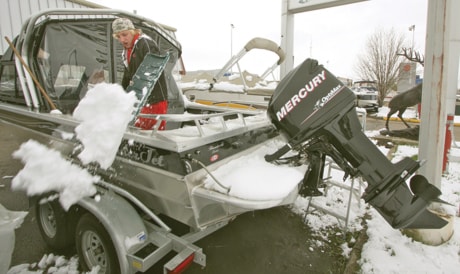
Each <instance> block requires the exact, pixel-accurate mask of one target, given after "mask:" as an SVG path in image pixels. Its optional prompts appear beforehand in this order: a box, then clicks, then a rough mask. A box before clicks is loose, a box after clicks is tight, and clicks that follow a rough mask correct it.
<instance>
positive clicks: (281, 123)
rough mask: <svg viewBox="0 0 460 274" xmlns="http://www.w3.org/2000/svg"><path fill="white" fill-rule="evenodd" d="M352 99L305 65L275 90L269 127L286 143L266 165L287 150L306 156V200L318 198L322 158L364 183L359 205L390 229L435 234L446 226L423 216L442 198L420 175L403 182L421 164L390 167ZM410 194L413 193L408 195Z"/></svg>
mask: <svg viewBox="0 0 460 274" xmlns="http://www.w3.org/2000/svg"><path fill="white" fill-rule="evenodd" d="M354 102H355V96H354V94H353V92H352V91H351V90H349V89H348V88H347V87H345V86H344V85H343V84H342V83H341V82H340V81H339V80H337V79H336V78H335V77H334V76H333V75H332V74H331V73H330V72H329V71H327V70H326V69H325V68H324V67H323V66H321V65H318V63H317V61H315V60H312V59H307V60H305V61H304V62H303V63H302V64H301V65H299V66H298V67H297V68H295V69H294V70H292V71H291V72H290V73H289V74H288V75H287V76H286V77H285V78H284V79H282V81H281V82H280V84H279V85H278V87H277V89H276V90H275V93H274V94H273V96H272V98H271V101H270V103H269V107H268V115H269V116H270V118H271V120H272V122H273V124H275V126H276V127H277V128H278V129H279V130H280V131H281V132H282V133H284V134H286V135H287V136H288V143H287V144H286V145H285V146H283V147H282V148H280V149H279V150H278V151H277V152H275V153H274V154H272V155H267V156H266V160H267V161H274V160H275V159H278V158H279V157H281V156H282V155H284V154H285V153H286V152H288V151H290V150H291V149H295V150H303V151H307V154H308V155H309V157H310V161H311V163H310V167H309V169H308V170H307V172H306V174H305V178H304V186H303V188H302V189H303V190H304V192H305V194H307V195H315V194H317V193H318V190H317V189H316V188H317V186H318V183H319V182H320V180H321V175H322V174H321V173H322V167H323V166H324V161H325V156H326V155H327V156H329V157H331V158H332V159H333V160H334V161H335V162H336V163H337V164H338V165H339V166H340V167H341V168H342V169H343V170H344V171H345V172H346V174H347V175H350V176H353V177H354V176H362V177H363V178H364V179H365V180H366V181H367V183H368V187H367V189H366V191H365V193H364V195H363V198H364V200H365V201H366V202H367V203H369V204H371V205H372V206H373V207H374V208H376V209H377V210H378V211H379V212H380V214H381V215H382V216H383V217H384V218H385V220H386V221H387V222H388V223H389V224H390V225H391V226H392V227H394V228H440V227H443V226H444V225H445V224H446V221H444V220H443V219H441V218H439V217H437V216H436V215H434V214H433V213H431V212H429V211H428V210H426V208H427V206H428V205H429V204H430V203H431V202H433V201H437V202H439V201H440V200H439V198H438V197H439V195H441V192H440V191H439V190H438V189H437V188H436V187H435V186H433V185H431V184H429V183H428V181H427V180H426V178H425V177H423V176H422V175H415V176H413V177H412V178H411V181H410V190H409V187H408V186H407V185H406V183H405V181H406V180H407V179H408V178H409V177H410V176H411V175H412V174H413V173H414V172H415V171H417V169H418V168H419V167H420V162H416V161H414V160H412V159H410V158H405V159H403V160H401V161H400V162H398V163H396V164H393V163H391V162H390V161H389V160H388V159H387V158H386V157H385V155H383V154H382V153H381V152H380V150H378V148H377V147H376V146H375V145H374V144H373V143H372V142H371V141H370V140H369V139H368V138H367V137H366V136H365V135H364V133H363V132H362V130H361V125H360V123H359V120H358V116H357V114H356V111H355V107H354ZM411 191H412V193H413V194H412V193H411Z"/></svg>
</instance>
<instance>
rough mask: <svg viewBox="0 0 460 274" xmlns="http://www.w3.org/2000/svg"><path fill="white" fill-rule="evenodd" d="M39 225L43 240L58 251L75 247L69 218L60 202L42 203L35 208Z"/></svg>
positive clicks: (38, 201)
mask: <svg viewBox="0 0 460 274" xmlns="http://www.w3.org/2000/svg"><path fill="white" fill-rule="evenodd" d="M35 210H36V211H35V214H36V216H37V223H38V228H39V230H40V233H41V235H42V238H43V240H44V241H45V242H46V244H47V245H48V246H50V247H51V248H53V249H56V250H63V249H66V248H68V247H69V246H72V245H73V240H74V239H73V237H72V235H73V233H71V231H69V228H68V225H67V223H68V216H67V213H66V212H65V211H64V209H63V208H62V207H61V204H60V203H59V201H57V200H54V201H48V202H46V203H40V199H38V200H37V203H36V206H35Z"/></svg>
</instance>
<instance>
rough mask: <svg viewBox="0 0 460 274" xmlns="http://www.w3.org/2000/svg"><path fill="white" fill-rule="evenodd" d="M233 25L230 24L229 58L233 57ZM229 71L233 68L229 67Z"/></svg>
mask: <svg viewBox="0 0 460 274" xmlns="http://www.w3.org/2000/svg"><path fill="white" fill-rule="evenodd" d="M234 28H235V26H234V25H233V24H230V59H232V58H233V29H234ZM230 73H231V74H233V68H230Z"/></svg>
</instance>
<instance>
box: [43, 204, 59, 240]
mask: <svg viewBox="0 0 460 274" xmlns="http://www.w3.org/2000/svg"><path fill="white" fill-rule="evenodd" d="M39 206H40V223H41V225H42V228H43V232H44V233H45V234H46V236H48V238H54V237H55V236H56V231H57V229H56V215H55V212H54V210H53V207H52V206H51V204H50V203H45V204H41V205H39Z"/></svg>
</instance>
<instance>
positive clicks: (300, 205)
mask: <svg viewBox="0 0 460 274" xmlns="http://www.w3.org/2000/svg"><path fill="white" fill-rule="evenodd" d="M96 89H97V90H98V92H99V93H102V92H114V93H116V94H118V95H119V97H117V96H103V98H104V100H107V98H111V99H112V100H114V101H113V102H112V103H113V104H119V103H120V102H125V103H128V105H127V106H126V108H122V107H120V106H119V107H117V108H120V109H126V113H130V112H131V111H130V110H131V109H130V106H129V104H130V103H132V100H131V99H130V98H131V97H129V96H128V97H124V96H123V94H124V91H123V90H120V89H118V88H116V87H114V86H110V85H104V84H101V85H98V86H96V87H95V88H94V90H96ZM88 94H89V95H88V96H91V94H92V93H91V92H88ZM85 98H86V97H85ZM92 99H94V98H92ZM96 101H97V100H95V101H91V100H89V99H88V100H83V101H82V102H85V103H86V105H85V111H84V112H85V113H86V114H87V115H86V116H85V117H83V116H79V117H78V119H80V120H82V125H81V127H79V128H77V130H76V132H75V134H76V135H77V138H78V139H79V140H81V141H82V143H83V144H84V149H83V150H82V154H80V157H81V159H82V160H83V161H86V162H98V163H99V164H101V166H109V165H110V161H112V160H113V158H114V154H113V153H114V152H113V151H114V150H111V149H109V148H107V147H102V148H101V147H99V146H91V144H94V143H96V142H98V140H97V139H95V136H94V134H92V132H94V131H95V130H98V127H100V123H98V124H96V125H95V124H92V123H91V121H93V120H94V119H97V118H96V117H100V116H101V115H102V116H104V117H105V119H106V121H105V122H104V126H105V127H107V128H112V129H113V128H117V127H118V128H121V129H122V130H124V128H125V127H126V125H125V124H123V123H122V124H121V125H120V124H118V125H114V124H109V123H110V121H126V119H125V117H123V113H121V112H119V113H115V112H113V111H107V110H106V109H104V108H101V106H104V105H108V107H109V108H113V107H112V106H111V105H110V104H107V102H106V104H98V107H97V108H94V107H91V104H97V102H96ZM82 107H83V105H82ZM76 112H77V113H78V111H76ZM88 112H89V113H88ZM108 113H111V114H113V115H116V116H114V117H109V116H108V115H107V114H108ZM382 113H387V111H385V110H382ZM118 115H119V116H118ZM406 115H410V111H408V113H407V114H406ZM66 134H70V135H69V136H72V134H74V133H66ZM101 134H102V133H100V134H98V138H99V139H102V140H105V141H107V140H108V139H115V140H114V142H113V145H114V146H116V144H117V142H119V141H120V138H121V137H120V135H119V134H117V131H115V132H113V131H112V132H110V133H109V135H107V136H101ZM366 134H367V135H368V136H372V135H374V134H376V133H375V132H366ZM115 137H116V138H115ZM85 144H86V145H85ZM274 145H276V144H267V146H266V147H265V149H266V151H263V152H262V153H256V154H255V155H259V154H260V155H263V154H264V153H271V152H273V151H274V149H275V147H274ZM43 149H45V150H46V148H44V147H42V146H41V145H39V144H37V143H34V142H32V141H29V142H28V143H25V144H24V146H22V147H21V149H19V150H18V151H16V152H15V154H14V157H15V158H18V159H21V160H22V161H23V162H24V164H25V167H24V169H23V170H21V172H20V173H19V174H18V175H17V176H16V177H15V178H14V180H13V188H14V189H16V190H23V191H27V192H28V193H30V194H33V193H39V192H40V191H42V192H43V191H49V190H50V189H54V190H57V191H59V192H60V193H61V194H60V195H67V196H68V195H71V194H72V193H75V194H76V195H77V196H76V197H74V198H76V199H78V198H80V197H84V196H89V195H91V194H92V193H94V190H93V188H92V187H91V184H92V182H93V181H94V180H97V178H94V177H92V176H87V175H85V176H81V175H80V174H81V173H82V172H85V170H84V169H83V170H78V169H76V167H74V166H70V165H63V166H62V169H63V170H61V171H62V172H64V173H65V174H66V177H69V176H71V174H79V175H78V176H79V177H80V178H83V177H84V178H86V180H87V182H86V184H81V185H84V186H85V187H84V189H81V191H76V190H75V189H74V187H75V186H70V185H56V180H53V178H48V179H47V180H46V183H45V182H44V181H42V182H40V184H41V188H40V189H37V188H36V186H35V185H34V182H35V181H36V178H41V176H42V174H41V173H40V170H41V167H40V164H41V163H42V162H45V163H46V161H45V160H46V159H47V158H48V157H56V155H55V154H54V153H53V152H52V151H48V152H44V151H43ZM99 149H103V150H104V151H105V152H107V151H110V152H111V153H102V154H101V151H100V150H99ZM381 151H382V153H384V154H385V155H387V153H388V149H386V148H381ZM417 151H418V149H417V147H408V146H399V147H398V148H397V150H396V152H395V153H394V155H391V156H392V159H393V160H392V161H398V160H399V159H401V157H404V156H409V157H410V156H412V155H416V154H417ZM34 153H39V155H40V157H39V158H40V160H39V161H37V160H36V158H37V156H36V154H34ZM108 154H110V155H108ZM452 154H453V155H459V156H460V150H459V149H455V148H454V149H452ZM34 155H35V156H34ZM101 155H107V157H101ZM257 157H258V156H257ZM259 158H260V159H259V162H263V157H259ZM53 161H55V162H56V161H65V160H63V159H61V160H59V159H57V158H53ZM107 161H109V162H107ZM102 164H103V165H102ZM259 164H260V165H259ZM254 165H257V172H260V173H267V174H270V176H271V177H272V178H273V179H274V181H278V182H279V181H282V179H285V177H284V175H285V173H284V172H285V171H284V170H282V171H281V170H280V174H273V173H272V170H273V166H270V165H266V163H264V164H261V163H257V159H255V158H251V157H248V158H247V159H246V158H244V159H239V161H238V164H237V165H236V166H235V169H230V170H232V172H228V171H220V173H217V174H218V176H222V177H225V176H233V177H232V180H233V181H242V180H244V178H245V177H248V176H244V175H245V174H246V172H239V169H240V168H243V169H244V168H245V167H247V166H254ZM289 172H290V171H289ZM238 174H241V175H240V176H241V177H239V176H238ZM300 174H301V173H300ZM57 175H59V174H57ZM331 175H332V180H333V181H336V182H340V181H342V177H343V173H342V172H340V171H338V170H332V173H331ZM292 176H293V177H292V178H294V179H295V180H298V177H296V176H298V175H296V174H295V173H294V174H292ZM294 179H293V180H294ZM459 179H460V163H458V162H451V163H450V165H449V174H448V175H446V176H444V177H443V178H442V186H441V188H442V192H443V194H442V196H441V199H443V200H445V201H447V202H449V203H451V204H453V205H455V206H445V207H444V208H445V210H446V211H447V212H448V213H449V214H451V215H454V216H457V214H458V213H457V208H458V205H459V203H460V196H459V193H460V184H458V182H459ZM252 181H257V180H252ZM248 183H250V182H248ZM346 183H347V184H350V183H351V182H350V181H347V182H346ZM286 185H288V187H292V186H291V185H289V184H286ZM210 187H211V186H210ZM257 190H258V188H257V186H255V187H253V188H248V189H247V190H244V189H243V190H242V189H239V192H240V193H243V194H244V196H245V197H249V198H251V197H253V196H252V194H251V191H254V193H257V195H259V194H260V193H258V192H257ZM286 191H287V192H289V190H286ZM348 193H349V192H348V191H345V190H343V189H341V188H336V187H333V188H331V189H330V190H329V191H328V193H327V196H325V197H318V198H315V199H314V201H315V202H316V203H318V204H320V205H322V206H324V207H328V208H329V209H331V210H333V211H335V212H338V213H342V214H345V213H346V208H347V206H346V205H347V204H346V202H347V201H348ZM68 201H69V200H68V199H67V202H68ZM70 201H72V202H74V201H75V199H70ZM64 206H66V207H68V206H70V205H69V204H64ZM307 206H308V199H305V198H300V197H299V198H298V199H297V201H296V202H295V204H294V205H293V207H292V210H293V211H294V212H297V213H299V214H302V215H303V214H305V210H306V208H307ZM365 214H368V215H370V216H371V218H370V219H369V220H368V221H367V226H368V229H367V235H368V236H369V239H368V240H367V242H366V243H365V244H364V247H363V251H362V253H361V259H360V260H359V262H358V263H359V265H360V267H361V269H362V272H363V273H458V271H459V270H460V259H459V252H460V236H459V234H458V233H457V230H458V229H459V228H460V222H459V218H458V217H454V220H453V225H454V233H453V236H452V237H451V238H450V240H449V241H447V242H446V243H444V244H442V245H440V246H429V245H424V244H421V243H419V242H416V241H413V240H412V239H411V238H409V237H407V236H405V235H404V234H402V232H401V231H399V230H395V229H393V228H391V226H390V225H388V224H387V223H386V221H385V220H384V219H383V218H382V217H381V216H380V215H379V214H378V213H377V212H376V211H375V210H374V209H372V208H369V207H367V206H366V205H365V204H364V202H363V201H360V200H359V199H355V198H354V199H353V200H352V203H351V207H350V218H349V219H350V221H349V224H348V227H347V229H348V230H351V231H359V230H361V229H362V228H363V226H362V224H361V221H362V218H363V216H364V215H365ZM306 221H307V223H308V225H309V226H310V227H312V228H313V229H314V230H315V231H317V233H318V234H321V233H322V232H323V231H324V230H325V229H326V228H328V227H331V226H337V225H343V222H339V220H338V219H337V218H335V217H332V216H330V215H327V214H322V213H320V212H318V211H315V212H314V213H311V214H308V215H306ZM324 237H327V234H324ZM355 240H356V239H352V240H351V241H355ZM318 245H320V243H318ZM348 246H349V245H348V243H344V244H343V253H344V255H345V256H349V254H350V251H351V250H350V248H348ZM311 248H317V246H312V247H311ZM77 262H78V258H76V257H73V258H70V259H66V258H64V257H62V256H57V255H53V254H44V256H43V259H42V260H41V261H40V262H30V264H24V265H18V266H12V267H11V268H10V270H9V271H8V274H15V273H42V270H43V269H45V268H47V269H48V272H47V273H78V272H76V271H77V270H76V269H77V268H76V266H77ZM50 267H51V268H50ZM29 268H30V269H35V270H34V271H29V270H28V269H29ZM96 271H97V269H94V270H93V272H94V273H96Z"/></svg>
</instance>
